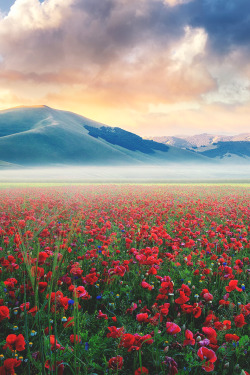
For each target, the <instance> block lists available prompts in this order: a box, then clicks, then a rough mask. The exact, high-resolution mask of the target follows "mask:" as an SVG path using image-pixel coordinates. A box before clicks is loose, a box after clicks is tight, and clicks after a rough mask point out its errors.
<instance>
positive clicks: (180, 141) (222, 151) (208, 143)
mask: <svg viewBox="0 0 250 375" xmlns="http://www.w3.org/2000/svg"><path fill="white" fill-rule="evenodd" d="M152 140H154V141H155V142H159V143H162V144H165V145H171V146H174V147H179V148H182V149H184V150H189V151H195V152H196V153H197V154H202V155H204V156H207V157H209V158H213V159H214V158H217V159H222V160H224V159H228V158H232V159H231V160H233V159H235V158H237V160H238V161H239V160H240V159H242V160H248V158H249V157H250V133H243V134H238V135H233V136H223V135H213V134H207V133H204V134H197V135H193V136H185V135H183V136H182V135H181V136H172V137H171V136H169V137H167V136H165V137H152Z"/></svg>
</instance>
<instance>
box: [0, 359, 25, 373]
mask: <svg viewBox="0 0 250 375" xmlns="http://www.w3.org/2000/svg"><path fill="white" fill-rule="evenodd" d="M21 363H22V362H21V361H18V360H17V359H16V358H8V359H6V360H5V361H4V363H3V366H1V367H0V374H1V375H15V370H14V368H15V367H18V366H20V364H21Z"/></svg>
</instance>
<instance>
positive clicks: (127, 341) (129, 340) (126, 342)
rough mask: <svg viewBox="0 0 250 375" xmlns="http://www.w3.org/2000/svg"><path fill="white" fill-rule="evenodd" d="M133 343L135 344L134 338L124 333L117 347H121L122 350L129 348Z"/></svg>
mask: <svg viewBox="0 0 250 375" xmlns="http://www.w3.org/2000/svg"><path fill="white" fill-rule="evenodd" d="M134 342H135V338H134V336H133V335H131V334H130V333H125V334H124V335H123V336H122V338H121V341H120V344H119V346H123V347H124V348H129V347H130V346H132V345H133V343H134Z"/></svg>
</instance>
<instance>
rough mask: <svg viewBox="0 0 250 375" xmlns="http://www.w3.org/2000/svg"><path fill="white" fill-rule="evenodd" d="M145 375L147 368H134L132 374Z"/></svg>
mask: <svg viewBox="0 0 250 375" xmlns="http://www.w3.org/2000/svg"><path fill="white" fill-rule="evenodd" d="M143 374H144V375H147V374H148V369H147V368H146V367H144V366H142V367H139V368H138V369H137V370H135V374H134V375H143Z"/></svg>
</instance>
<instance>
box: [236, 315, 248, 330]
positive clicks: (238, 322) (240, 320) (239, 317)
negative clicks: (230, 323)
mask: <svg viewBox="0 0 250 375" xmlns="http://www.w3.org/2000/svg"><path fill="white" fill-rule="evenodd" d="M234 323H235V325H236V327H237V328H240V327H243V326H244V325H245V324H247V323H246V322H245V318H244V315H243V314H240V315H237V316H236V317H235V318H234Z"/></svg>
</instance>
